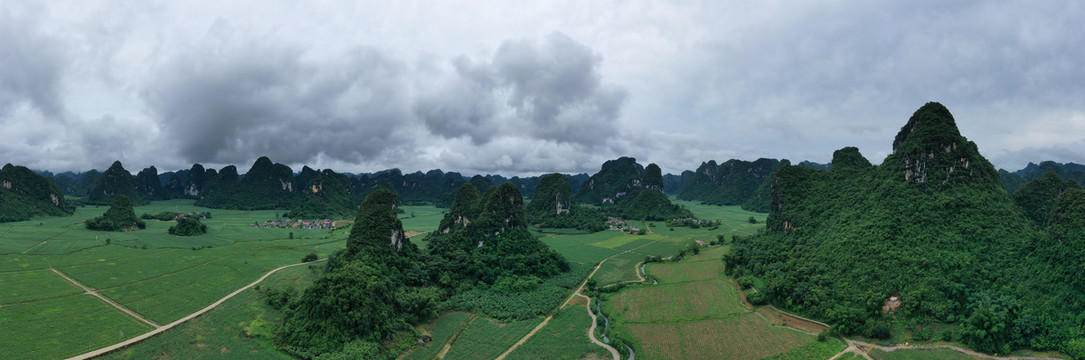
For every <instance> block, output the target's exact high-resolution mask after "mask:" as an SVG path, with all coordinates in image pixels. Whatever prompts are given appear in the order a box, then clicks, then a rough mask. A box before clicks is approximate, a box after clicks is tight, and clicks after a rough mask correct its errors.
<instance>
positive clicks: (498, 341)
mask: <svg viewBox="0 0 1085 360" xmlns="http://www.w3.org/2000/svg"><path fill="white" fill-rule="evenodd" d="M540 322H542V319H531V320H522V321H516V322H511V323H498V322H494V321H493V320H490V319H488V318H484V317H481V316H480V317H476V318H475V319H474V320H472V321H471V323H470V324H469V325H467V328H466V329H464V330H463V333H461V334H460V336H459V338H457V339H456V342H455V343H454V344H452V347H451V348H450V349H449V350H448V353H447V354H445V359H479V360H483V359H487V360H488V359H493V358H496V357H498V356H500V355H501V353H504V352H505V350H508V349H509V347H510V346H512V344H514V343H516V341H518V340H520V338H522V337H524V335H527V333H528V332H530V331H531V329H533V328H534V327H535V325H538V324H539V323H540Z"/></svg>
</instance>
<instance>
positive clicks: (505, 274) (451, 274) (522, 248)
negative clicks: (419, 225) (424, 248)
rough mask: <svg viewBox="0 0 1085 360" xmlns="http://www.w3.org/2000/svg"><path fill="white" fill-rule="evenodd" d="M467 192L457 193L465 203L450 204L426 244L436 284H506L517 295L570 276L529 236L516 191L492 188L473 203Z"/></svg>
mask: <svg viewBox="0 0 1085 360" xmlns="http://www.w3.org/2000/svg"><path fill="white" fill-rule="evenodd" d="M472 187H474V185H471V184H464V185H463V186H462V187H461V189H462V191H457V194H461V193H462V194H464V195H465V197H466V198H464V199H461V198H459V197H457V199H455V201H454V202H453V208H452V209H450V210H449V212H448V213H447V214H445V219H444V220H442V230H441V231H440V232H437V233H434V234H433V235H432V236H430V237H429V238H428V241H429V243H430V244H429V249H430V254H432V255H434V256H436V257H437V258H438V259H437V260H435V261H436V262H437V263H435V266H436V267H437V268H439V269H440V270H438V273H437V274H434V275H435V276H436V278H437V279H438V282H440V283H442V284H446V283H447V284H450V285H451V284H473V283H475V282H476V281H481V282H482V283H485V284H488V285H495V284H500V283H503V282H511V283H512V284H513V285H514V286H513V287H514V288H515V289H514V292H517V291H521V290H527V289H528V288H529V287H534V286H533V285H536V284H537V283H538V282H539V281H540V279H541V278H545V277H549V276H552V275H556V274H558V273H561V272H565V271H568V270H569V264H568V262H566V261H565V259H564V258H563V257H561V255H558V254H557V253H556V252H554V251H553V250H550V248H549V247H548V246H546V244H544V243H543V242H542V241H540V240H539V239H536V238H535V237H534V236H532V235H531V234H530V233H529V232H528V230H527V225H528V222H527V218H526V216H525V215H524V209H523V207H524V205H523V197H522V195H520V191H519V190H517V189H516V186H515V185H513V184H511V183H504V184H501V185H498V186H494V187H491V188H490V189H488V190H487V191H486V194H485V195H484V196H482V197H478V198H476V197H475V194H476V193H477V190H476V191H472V190H471V188H472ZM476 214H477V215H476ZM446 224H452V225H451V226H449V227H445V226H446ZM445 230H448V232H447V233H445V232H444V231H445ZM442 279H445V280H442ZM518 282H519V283H520V285H516V283H518ZM527 283H532V284H531V286H526V284H527ZM521 285H525V286H526V287H525V286H521Z"/></svg>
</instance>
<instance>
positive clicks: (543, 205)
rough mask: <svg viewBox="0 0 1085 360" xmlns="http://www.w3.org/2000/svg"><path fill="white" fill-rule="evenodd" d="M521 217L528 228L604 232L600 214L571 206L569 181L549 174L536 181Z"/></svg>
mask: <svg viewBox="0 0 1085 360" xmlns="http://www.w3.org/2000/svg"><path fill="white" fill-rule="evenodd" d="M660 186H661V187H662V185H660ZM524 214H525V215H526V216H527V219H528V221H529V222H530V223H531V224H534V225H537V226H538V227H540V228H562V229H581V230H586V231H590V232H596V231H601V230H604V229H606V225H605V224H604V223H605V221H606V217H604V216H603V213H602V212H600V211H599V210H598V209H595V208H591V207H586V206H581V205H578V204H574V203H573V200H572V190H571V188H570V186H569V179H568V178H567V177H565V175H562V174H550V175H546V176H543V177H542V178H540V179H539V184H538V186H537V187H536V189H535V196H534V197H532V198H531V203H529V204H528V205H527V206H526V207H525V208H524Z"/></svg>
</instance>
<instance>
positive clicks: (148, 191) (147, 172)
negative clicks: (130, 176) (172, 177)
mask: <svg viewBox="0 0 1085 360" xmlns="http://www.w3.org/2000/svg"><path fill="white" fill-rule="evenodd" d="M135 181H136V192H137V193H139V194H140V195H142V196H143V197H144V198H145V199H147V200H166V199H169V196H168V194H166V190H165V189H164V188H163V187H162V181H161V180H159V178H158V169H155V167H154V166H151V167H148V168H145V169H143V170H140V171H139V174H136V178H135Z"/></svg>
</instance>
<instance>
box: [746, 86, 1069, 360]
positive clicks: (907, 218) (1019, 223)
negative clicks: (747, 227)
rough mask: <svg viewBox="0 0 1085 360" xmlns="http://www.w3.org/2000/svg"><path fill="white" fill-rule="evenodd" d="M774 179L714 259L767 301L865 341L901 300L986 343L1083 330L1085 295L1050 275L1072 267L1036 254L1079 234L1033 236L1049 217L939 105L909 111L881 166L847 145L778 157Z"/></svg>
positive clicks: (1057, 344)
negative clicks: (753, 280) (1023, 203)
mask: <svg viewBox="0 0 1085 360" xmlns="http://www.w3.org/2000/svg"><path fill="white" fill-rule="evenodd" d="M772 181H773V183H772V187H771V192H772V204H771V212H770V214H769V218H768V220H767V224H766V227H767V229H766V230H767V231H766V233H765V234H763V235H761V236H757V237H751V238H744V239H739V240H738V241H736V243H735V245H734V248H733V249H732V251H731V252H730V253H729V254H728V255H726V257H725V261H726V263H727V271H728V273H730V274H732V275H736V276H741V275H755V276H758V277H760V278H761V279H763V280H764V281H765V283H766V286H765V288H764V289H761V290H762V291H763V292H764V293H765V295H766V296H767V297H768V299H770V300H771V301H772V302H773V303H774V304H776V305H777V306H781V307H784V308H788V309H791V310H793V311H797V312H799V313H803V314H807V315H810V316H813V317H816V318H820V319H823V320H827V321H828V322H830V323H832V324H833V326H834V328H835V329H836V330H837V331H840V332H842V333H845V334H850V333H859V334H862V335H864V336H868V337H870V336H874V335H876V334H884V333H885V332H883V331H876V330H878V329H879V328H882V329H884V328H885V327H886V326H887V324H888V323H889V322H890V321H892V317H891V316H890V315H888V314H886V313H884V312H883V310H882V306H883V305H884V304H885V302H886V300H887V299H888V298H889V297H890V296H899V298H900V302H901V306H900V308H899V309H898V310H897V311H896V313H895V315H896V316H897V317H903V318H905V319H911V321H914V322H915V323H917V324H920V325H919V327H925V326H928V325H929V324H932V323H945V324H959V325H960V327H959V332H958V333H957V335H956V336H958V337H957V338H958V339H960V340H961V341H963V342H965V343H966V344H968V345H969V346H972V347H973V348H975V349H977V350H980V351H984V352H988V353H1000V354H1003V353H1006V352H1008V351H1010V350H1012V349H1017V348H1028V347H1032V348H1034V349H1039V350H1047V349H1058V350H1062V351H1067V352H1072V349H1071V347H1072V346H1073V344H1074V342H1075V341H1082V340H1081V339H1085V334H1082V333H1081V325H1082V322H1083V321H1085V319H1083V318H1081V317H1080V316H1077V315H1078V314H1081V313H1082V306H1083V304H1085V301H1083V300H1085V296H1083V295H1082V294H1085V292H1081V291H1080V288H1076V287H1075V284H1073V283H1072V282H1069V281H1067V280H1064V279H1063V280H1059V279H1061V276H1063V274H1067V272H1068V271H1071V270H1072V269H1074V266H1077V265H1074V264H1067V263H1066V262H1065V260H1062V261H1063V262H1061V263H1060V262H1058V261H1056V259H1060V257H1055V256H1048V257H1045V256H1044V255H1042V254H1045V253H1051V254H1053V252H1052V251H1054V250H1053V248H1056V247H1058V248H1063V247H1065V246H1066V245H1065V243H1067V242H1073V241H1081V239H1071V238H1072V237H1073V236H1076V235H1075V233H1073V232H1068V231H1064V232H1061V233H1060V234H1065V235H1062V236H1061V238H1062V239H1063V240H1062V241H1061V242H1052V241H1048V242H1047V243H1046V244H1045V243H1044V242H1043V241H1041V240H1042V239H1045V238H1047V239H1051V238H1052V236H1054V235H1053V234H1052V233H1053V232H1055V231H1058V230H1056V229H1058V227H1053V228H1051V229H1046V230H1045V229H1043V228H1040V227H1037V226H1036V225H1034V224H1033V223H1032V222H1031V221H1029V219H1028V218H1027V217H1026V216H1025V214H1024V212H1023V211H1022V210H1021V208H1020V207H1018V206H1017V205H1016V204H1015V203H1014V201H1013V199H1012V198H1011V197H1010V195H1009V194H1008V193H1007V192H1006V191H1005V190H1004V189H1003V187H1002V183H1001V181H1000V178H999V175H998V173H997V172H996V171H995V169H994V167H993V166H992V165H991V164H990V163H989V162H988V161H987V160H986V159H985V158H983V157H982V156H981V155H980V153H979V151H978V149H977V147H976V145H975V143H973V142H970V141H968V140H967V139H965V138H964V137H963V136H961V135H960V133H959V131H958V129H957V126H956V123H955V120H954V119H953V116H952V115H951V114H950V113H949V111H948V110H947V109H946V108H945V107H944V106H942V105H941V104H938V103H928V104H926V105H924V106H923V107H921V108H920V109H919V110H917V111H916V112H915V114H913V115H912V117H911V118H910V119H909V120H908V122H907V124H906V125H905V126H904V127H903V128H901V130H900V132H899V133H898V135H897V136H896V138H895V139H894V141H893V153H892V154H891V155H889V156H888V157H887V158H886V159H885V160H884V161H883V162H882V164H881V165H878V166H873V165H871V164H870V162H869V161H867V160H866V159H865V158H863V157H862V155H861V154H860V153H859V152H858V149H855V148H844V149H841V150H839V151H837V152H836V153H835V154H834V156H833V163H832V167H831V169H830V170H829V171H816V170H812V169H809V168H804V167H801V166H783V167H781V168H780V169H779V170H778V171H777V173H776V175H775V176H774V179H773V180H772ZM1075 193H1076V190H1070V191H1065V192H1064V193H1063V194H1062V196H1063V197H1064V200H1062V201H1063V202H1067V203H1073V202H1072V201H1070V200H1065V198H1066V197H1072V195H1067V194H1075ZM1045 196H1051V195H1050V194H1048V195H1045ZM1066 207H1068V208H1073V205H1067V206H1065V207H1064V208H1066ZM1062 213H1063V214H1065V213H1071V214H1072V213H1073V211H1071V210H1066V211H1063V212H1062ZM1053 214H1054V213H1053ZM1048 216H1056V215H1052V214H1048ZM1060 219H1063V220H1064V221H1063V222H1062V223H1066V221H1065V220H1066V219H1068V218H1067V217H1065V216H1062V217H1060ZM1062 228H1064V229H1065V228H1070V229H1073V225H1071V226H1064V227H1062ZM1076 234H1080V233H1076ZM1055 237H1059V236H1055ZM1056 243H1057V244H1056ZM1034 250H1035V251H1034ZM1041 279H1043V280H1041ZM1075 290H1078V291H1075ZM1037 294H1045V295H1044V296H1036V295H1037ZM1082 355H1085V354H1081V355H1077V356H1082Z"/></svg>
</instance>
